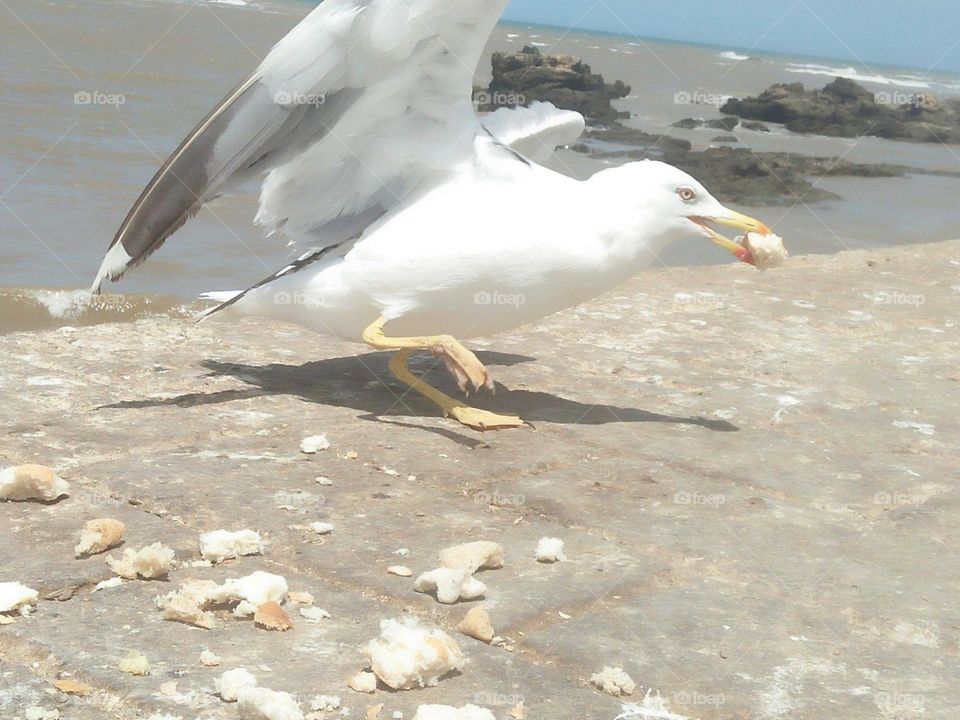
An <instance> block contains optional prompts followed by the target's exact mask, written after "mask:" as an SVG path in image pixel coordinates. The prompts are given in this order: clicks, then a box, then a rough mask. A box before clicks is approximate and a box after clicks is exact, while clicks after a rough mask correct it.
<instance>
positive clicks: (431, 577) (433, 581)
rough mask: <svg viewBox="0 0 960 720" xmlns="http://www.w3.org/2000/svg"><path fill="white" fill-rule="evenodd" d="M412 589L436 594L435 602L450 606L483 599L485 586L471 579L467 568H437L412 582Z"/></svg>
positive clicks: (473, 578)
mask: <svg viewBox="0 0 960 720" xmlns="http://www.w3.org/2000/svg"><path fill="white" fill-rule="evenodd" d="M413 589H414V590H416V591H417V592H421V593H436V596H437V600H439V601H440V602H442V603H443V604H444V605H451V604H453V603H455V602H458V601H459V600H476V599H477V598H479V597H483V594H484V593H485V592H486V591H487V586H486V585H484V584H483V583H482V582H480V581H479V580H477V579H476V578H475V577H473V575H472V574H471V573H470V569H469V568H437V569H436V570H431V571H430V572H425V573H423V574H422V575H420V577H418V578H417V579H416V580H415V581H414V583H413Z"/></svg>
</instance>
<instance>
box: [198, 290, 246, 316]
mask: <svg viewBox="0 0 960 720" xmlns="http://www.w3.org/2000/svg"><path fill="white" fill-rule="evenodd" d="M241 295H243V293H242V292H240V291H239V290H227V291H222V292H207V293H203V295H201V296H200V299H201V300H207V301H209V302H215V303H217V304H216V305H214V306H213V307H212V308H207V309H206V310H202V311H201V312H198V313H197V314H196V315H194V316H193V318H191V319H192V320H193V322H195V323H202V322H203V321H204V320H206V319H207V318H208V317H210V316H211V315H213V314H214V313H218V312H220V311H221V310H223V309H225V308H227V307H229V306H230V305H232V304H233V302H234V301H235V300H238V299H239V298H240V296H241Z"/></svg>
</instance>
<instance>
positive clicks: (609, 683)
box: [590, 665, 637, 697]
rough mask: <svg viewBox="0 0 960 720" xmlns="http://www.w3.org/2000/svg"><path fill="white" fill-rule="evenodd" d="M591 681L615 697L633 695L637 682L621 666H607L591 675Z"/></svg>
mask: <svg viewBox="0 0 960 720" xmlns="http://www.w3.org/2000/svg"><path fill="white" fill-rule="evenodd" d="M590 683H591V684H592V685H595V686H596V687H598V688H599V689H600V690H602V691H603V692H605V693H606V694H607V695H613V696H614V697H617V696H620V695H632V694H633V691H634V690H636V689H637V684H636V683H635V682H634V681H633V679H631V677H630V676H629V675H627V674H626V673H625V672H624V671H623V670H622V669H621V668H615V667H610V666H609V665H607V666H605V667H604V668H603V670H601V671H600V672H598V673H594V674H593V675H591V676H590Z"/></svg>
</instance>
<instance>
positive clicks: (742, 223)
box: [690, 210, 773, 265]
mask: <svg viewBox="0 0 960 720" xmlns="http://www.w3.org/2000/svg"><path fill="white" fill-rule="evenodd" d="M690 220H691V221H693V222H694V223H696V224H697V225H699V226H700V227H701V228H703V229H704V231H706V233H707V235H708V236H709V237H710V239H711V240H712V241H713V242H714V243H716V244H717V245H719V246H720V247H722V248H723V249H724V250H728V251H729V252H731V253H733V254H734V255H735V256H736V258H737V259H738V260H740V261H741V262H745V263H748V264H750V265H756V261H755V260H754V259H753V255H751V254H750V251H749V250H748V249H747V248H745V247H744V246H743V245H741V244H740V243H737V242H734V241H733V240H731V239H730V238H728V237H725V236H723V235H721V234H720V233H718V232H717V231H716V230H714V229H713V228H712V227H710V225H709V224H708V223H716V224H717V225H725V226H726V227H731V228H734V229H736V230H740V231H741V232H742V233H744V234H745V233H757V234H759V235H772V234H773V231H772V230H770V228H768V227H767V226H766V225H764V224H763V223H762V222H760V221H759V220H757V219H755V218H752V217H750V216H749V215H744V214H742V213H738V212H734V211H732V210H731V211H730V213H729V214H728V215H726V216H724V217H711V218H705V217H691V218H690Z"/></svg>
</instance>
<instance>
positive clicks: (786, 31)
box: [505, 0, 960, 72]
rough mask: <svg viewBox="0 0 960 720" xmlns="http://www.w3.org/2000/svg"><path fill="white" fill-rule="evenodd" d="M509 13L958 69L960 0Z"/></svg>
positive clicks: (684, 0)
mask: <svg viewBox="0 0 960 720" xmlns="http://www.w3.org/2000/svg"><path fill="white" fill-rule="evenodd" d="M505 19H507V20H513V21H523V22H535V23H539V24H543V25H556V26H560V27H564V28H566V27H576V28H579V29H584V30H602V31H606V32H615V33H621V34H627V35H636V36H639V37H643V38H662V39H666V40H682V41H686V42H696V43H707V44H711V45H721V46H724V47H727V48H730V49H733V48H747V49H754V50H766V51H772V52H781V53H784V54H788V55H811V56H815V57H822V58H830V59H839V60H845V61H849V62H850V63H851V64H854V65H860V66H863V65H866V66H868V67H869V66H870V65H871V64H876V65H898V66H903V67H910V68H919V69H921V70H931V69H932V70H939V71H946V72H960V0H870V1H869V2H866V1H864V0H728V1H726V2H724V1H722V0H679V1H678V0H513V2H512V4H511V5H510V8H509V9H508V11H507V14H506V16H505Z"/></svg>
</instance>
